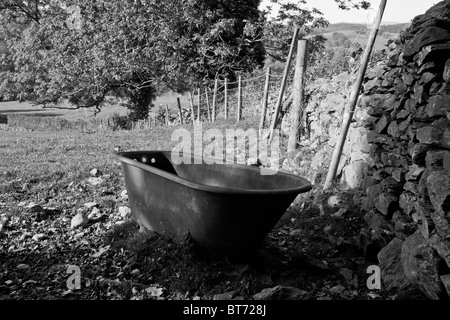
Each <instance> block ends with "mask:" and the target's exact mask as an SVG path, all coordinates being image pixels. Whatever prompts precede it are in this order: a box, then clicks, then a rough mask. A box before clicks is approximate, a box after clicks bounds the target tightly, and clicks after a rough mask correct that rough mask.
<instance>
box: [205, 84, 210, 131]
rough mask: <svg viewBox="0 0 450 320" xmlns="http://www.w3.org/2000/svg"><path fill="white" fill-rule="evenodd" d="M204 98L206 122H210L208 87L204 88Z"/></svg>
mask: <svg viewBox="0 0 450 320" xmlns="http://www.w3.org/2000/svg"><path fill="white" fill-rule="evenodd" d="M205 96H206V113H207V114H208V121H209V122H211V112H210V108H209V97H208V87H206V88H205Z"/></svg>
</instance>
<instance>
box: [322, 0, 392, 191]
mask: <svg viewBox="0 0 450 320" xmlns="http://www.w3.org/2000/svg"><path fill="white" fill-rule="evenodd" d="M386 2H387V0H381V2H380V7H379V9H378V13H377V16H376V18H375V21H374V25H373V28H372V30H371V32H370V36H369V41H368V42H367V45H366V49H365V50H364V54H363V56H362V58H361V66H360V68H359V73H358V77H357V78H356V81H355V83H354V84H353V88H352V92H351V94H350V99H349V101H348V104H347V106H346V112H345V114H344V116H343V119H342V127H341V133H340V135H339V139H338V141H337V142H336V145H335V147H334V151H333V156H332V158H331V164H330V168H329V169H328V174H327V178H326V180H325V184H324V189H325V190H326V189H328V188H330V186H331V184H332V182H333V180H334V178H335V176H336V172H337V169H338V166H339V160H340V158H341V154H342V150H343V149H344V143H345V140H346V138H347V133H348V129H349V128H350V123H351V122H352V118H353V113H354V112H355V107H356V104H357V102H358V97H359V92H360V90H361V85H362V82H363V79H364V75H365V73H366V69H367V64H368V63H369V59H370V54H371V52H372V49H373V45H374V43H375V39H376V37H377V34H378V29H379V28H380V24H381V19H382V18H383V13H384V9H385V7H386Z"/></svg>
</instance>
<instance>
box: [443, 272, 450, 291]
mask: <svg viewBox="0 0 450 320" xmlns="http://www.w3.org/2000/svg"><path fill="white" fill-rule="evenodd" d="M441 281H442V283H443V284H444V287H445V290H446V291H447V295H448V296H450V274H446V275H444V276H441Z"/></svg>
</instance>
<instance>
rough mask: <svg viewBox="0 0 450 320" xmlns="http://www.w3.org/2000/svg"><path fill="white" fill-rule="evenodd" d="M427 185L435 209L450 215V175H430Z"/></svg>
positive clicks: (438, 173)
mask: <svg viewBox="0 0 450 320" xmlns="http://www.w3.org/2000/svg"><path fill="white" fill-rule="evenodd" d="M426 183H427V190H428V194H429V196H430V200H431V203H432V204H433V206H434V208H435V209H436V210H437V211H439V212H442V213H447V214H448V213H450V175H448V174H447V173H445V172H443V171H434V172H431V173H430V174H429V175H428V177H427V182H426Z"/></svg>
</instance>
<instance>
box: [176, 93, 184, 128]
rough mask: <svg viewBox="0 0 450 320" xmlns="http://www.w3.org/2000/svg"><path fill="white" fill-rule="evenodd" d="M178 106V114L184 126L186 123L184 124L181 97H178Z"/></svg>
mask: <svg viewBox="0 0 450 320" xmlns="http://www.w3.org/2000/svg"><path fill="white" fill-rule="evenodd" d="M177 105H178V113H179V115H180V123H181V124H184V122H183V112H182V111H181V102H180V97H177Z"/></svg>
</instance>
